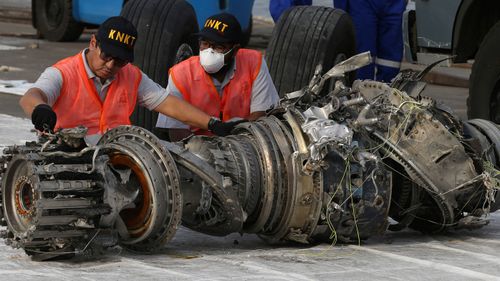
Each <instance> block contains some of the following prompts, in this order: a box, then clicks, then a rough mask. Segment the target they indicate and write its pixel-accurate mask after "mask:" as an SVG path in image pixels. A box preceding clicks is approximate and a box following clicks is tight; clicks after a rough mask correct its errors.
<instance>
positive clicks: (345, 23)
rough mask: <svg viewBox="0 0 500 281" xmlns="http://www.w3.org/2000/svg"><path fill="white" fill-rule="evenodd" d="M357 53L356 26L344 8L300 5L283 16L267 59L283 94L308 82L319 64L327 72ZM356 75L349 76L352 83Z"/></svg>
mask: <svg viewBox="0 0 500 281" xmlns="http://www.w3.org/2000/svg"><path fill="white" fill-rule="evenodd" d="M355 52H356V42H355V35H354V26H353V24H352V21H351V18H350V17H349V16H348V15H347V14H346V13H345V12H344V11H342V10H339V9H333V8H328V7H320V6H297V7H294V8H292V9H288V10H287V11H286V12H285V13H284V14H283V15H282V16H281V17H280V19H279V21H278V23H277V25H276V26H275V28H274V30H273V34H272V36H271V40H270V42H269V45H268V47H267V51H266V60H267V64H268V65H269V71H270V73H271V77H272V78H273V81H274V84H275V85H276V89H277V90H278V93H279V95H280V97H282V96H283V95H284V94H286V93H289V92H293V91H296V90H299V89H301V88H302V87H304V86H306V85H308V84H309V81H310V80H311V78H312V76H313V74H314V70H315V68H316V66H317V65H318V64H320V63H321V64H322V65H323V73H325V72H326V71H328V70H329V69H330V68H331V67H332V66H333V65H334V64H335V63H336V62H340V61H342V60H344V59H347V58H349V57H351V56H352V55H354V54H355ZM353 75H354V73H352V74H351V75H349V78H348V79H347V80H348V82H352V79H353V77H354V76H353ZM327 88H328V87H326V86H325V90H327Z"/></svg>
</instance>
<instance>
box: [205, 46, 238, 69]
mask: <svg viewBox="0 0 500 281" xmlns="http://www.w3.org/2000/svg"><path fill="white" fill-rule="evenodd" d="M232 50H233V49H231V50H229V51H227V53H224V54H222V53H218V52H216V51H214V50H213V49H212V48H207V49H205V50H203V51H201V52H200V64H201V66H202V67H203V69H205V71H206V72H207V73H216V72H217V71H219V70H220V69H221V68H222V67H223V66H224V57H225V56H226V55H227V54H229V52H231V51H232Z"/></svg>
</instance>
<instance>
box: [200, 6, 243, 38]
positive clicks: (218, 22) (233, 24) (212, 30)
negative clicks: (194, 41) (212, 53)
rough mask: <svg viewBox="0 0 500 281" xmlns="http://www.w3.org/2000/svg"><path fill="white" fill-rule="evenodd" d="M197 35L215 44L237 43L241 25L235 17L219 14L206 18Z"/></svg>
mask: <svg viewBox="0 0 500 281" xmlns="http://www.w3.org/2000/svg"><path fill="white" fill-rule="evenodd" d="M198 35H199V36H200V37H201V38H204V39H207V40H210V41H214V42H216V43H239V42H240V39H241V25H240V23H239V22H238V20H237V19H236V17H235V16H233V15H231V14H228V13H221V14H217V15H213V16H211V17H209V18H207V20H206V21H205V24H203V29H202V30H201V31H200V32H199V33H198Z"/></svg>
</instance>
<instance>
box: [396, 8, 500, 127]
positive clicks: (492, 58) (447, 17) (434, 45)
mask: <svg viewBox="0 0 500 281" xmlns="http://www.w3.org/2000/svg"><path fill="white" fill-rule="evenodd" d="M410 6H411V5H410ZM499 21H500V2H499V1H495V0H439V1H437V0H415V1H414V5H413V7H412V8H411V9H409V10H408V11H407V12H406V14H405V18H404V22H405V24H406V28H405V34H404V39H405V53H406V59H407V61H410V62H412V61H418V62H419V63H424V64H427V63H429V62H431V61H435V60H436V53H439V54H444V55H446V56H449V55H453V56H454V59H453V61H454V62H456V63H463V62H467V61H468V60H472V59H474V64H473V67H472V74H471V76H470V87H469V99H468V116H469V118H484V119H489V120H492V121H494V122H496V123H500V58H499V57H498V50H500V22H499Z"/></svg>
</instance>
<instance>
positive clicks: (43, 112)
mask: <svg viewBox="0 0 500 281" xmlns="http://www.w3.org/2000/svg"><path fill="white" fill-rule="evenodd" d="M31 122H32V123H33V125H35V129H37V130H39V131H41V132H43V131H46V130H50V131H53V130H54V127H55V126H56V122H57V115H56V113H55V112H54V110H52V108H51V107H50V106H49V105H48V104H44V103H42V104H39V105H37V106H36V107H35V109H33V113H31Z"/></svg>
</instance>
